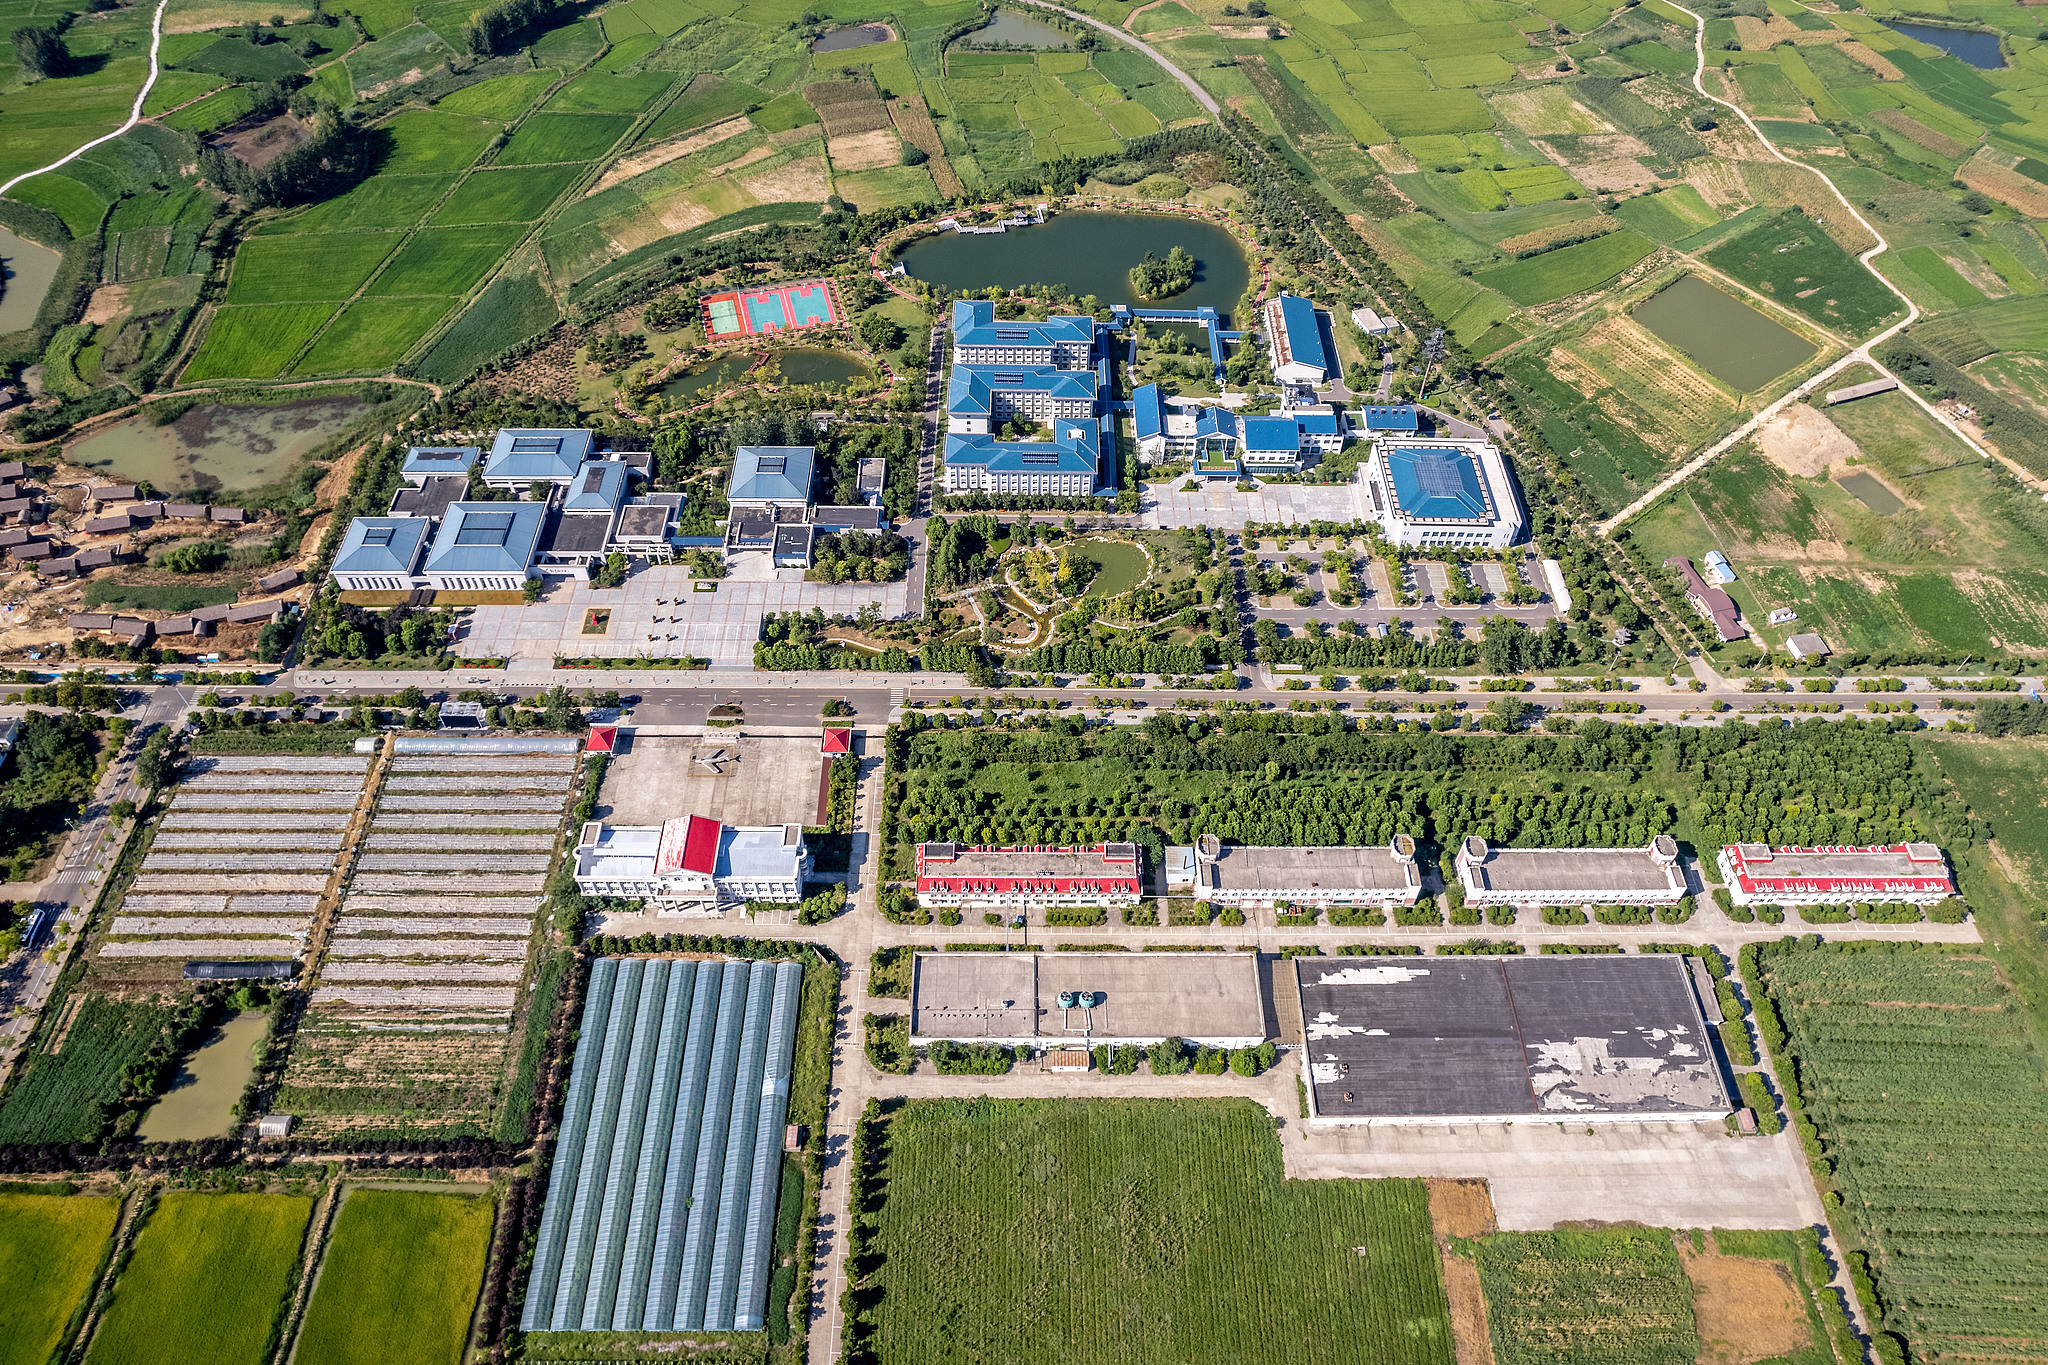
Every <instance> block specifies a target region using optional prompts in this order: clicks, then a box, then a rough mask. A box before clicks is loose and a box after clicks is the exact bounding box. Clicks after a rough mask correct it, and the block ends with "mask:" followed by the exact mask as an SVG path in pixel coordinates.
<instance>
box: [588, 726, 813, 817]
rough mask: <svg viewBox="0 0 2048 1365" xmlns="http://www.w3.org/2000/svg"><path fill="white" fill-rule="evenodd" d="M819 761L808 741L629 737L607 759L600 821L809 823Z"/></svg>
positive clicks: (600, 799) (598, 808)
mask: <svg viewBox="0 0 2048 1365" xmlns="http://www.w3.org/2000/svg"><path fill="white" fill-rule="evenodd" d="M824 762H825V760H824V759H823V757H821V756H820V755H819V753H818V741H817V740H816V739H814V738H809V737H806V738H801V739H791V738H770V737H761V736H753V735H748V736H744V737H739V738H732V739H726V738H723V737H720V738H710V739H690V738H682V737H673V738H669V737H641V736H635V737H634V739H633V741H632V743H631V744H630V745H629V746H628V748H627V751H626V752H625V753H623V754H621V755H619V756H618V757H617V758H615V759H613V760H612V765H611V770H610V772H608V773H607V774H606V775H605V780H604V790H603V791H602V792H600V793H599V802H598V807H597V810H598V815H599V817H600V818H602V819H604V820H607V821H609V822H611V823H612V824H615V825H657V824H660V823H661V822H662V821H663V820H669V819H673V818H675V817H676V816H679V815H705V816H709V817H710V818H712V819H714V820H721V821H724V822H725V823H726V824H729V825H777V824H786V823H792V822H793V823H796V824H801V825H810V824H815V823H817V817H818V777H819V774H820V773H821V772H822V771H823V770H824Z"/></svg>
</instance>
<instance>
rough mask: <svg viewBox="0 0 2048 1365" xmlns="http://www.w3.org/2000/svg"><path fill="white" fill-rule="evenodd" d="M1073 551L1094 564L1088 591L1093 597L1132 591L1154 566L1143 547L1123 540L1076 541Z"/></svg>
mask: <svg viewBox="0 0 2048 1365" xmlns="http://www.w3.org/2000/svg"><path fill="white" fill-rule="evenodd" d="M1073 550H1074V553H1075V554H1076V555H1078V556H1080V557H1081V558H1083V559H1087V560H1089V561H1091V562H1093V563H1094V565H1095V577H1094V578H1093V579H1091V580H1090V581H1089V584H1088V591H1089V593H1090V594H1091V595H1094V596H1099V597H1114V596H1116V595H1117V594H1118V593H1122V592H1129V591H1130V590H1131V589H1132V588H1135V587H1137V586H1138V585H1139V584H1140V583H1142V582H1144V581H1145V575H1146V574H1147V573H1148V572H1149V571H1150V568H1151V566H1150V564H1148V563H1147V562H1146V559H1145V552H1144V551H1143V550H1141V549H1139V548H1138V547H1137V546H1135V545H1127V544H1125V543H1123V542H1122V541H1117V540H1082V541H1076V542H1075V543H1074V545H1073Z"/></svg>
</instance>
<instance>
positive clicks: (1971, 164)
mask: <svg viewBox="0 0 2048 1365" xmlns="http://www.w3.org/2000/svg"><path fill="white" fill-rule="evenodd" d="M2011 159H2012V158H2009V157H2008V158H2001V156H2000V154H1999V153H1997V152H1994V151H1992V150H1991V149H1990V148H1989V147H1979V148H1978V149H1977V154H1976V155H1975V156H1973V157H1971V158H1970V159H1969V160H1968V161H1965V162H1964V163H1963V164H1962V165H1961V166H1960V167H1958V168H1957V169H1956V179H1958V180H1960V181H1962V182H1963V184H1965V185H1967V186H1969V187H1970V188H1971V189H1973V190H1981V191H1983V192H1984V193H1985V194H1988V195H1990V196H1991V197H1992V198H1993V199H1996V200H1999V201H2000V202H2001V203H2006V204H2010V205H2012V206H2013V207H2014V208H2016V209H2018V210H2019V211H2020V212H2021V213H2024V214H2026V215H2027V216H2028V217H2030V218H2044V217H2048V190H2043V189H2042V188H2041V186H2040V185H2039V184H2037V183H2035V182H2034V181H2032V180H2029V179H2028V178H2027V177H2026V176H2024V175H2021V174H2020V173H2019V172H2018V171H2016V170H2013V169H2012V168H2011V167H2010V166H2009V165H2005V164H2002V162H2003V161H2007V160H2011Z"/></svg>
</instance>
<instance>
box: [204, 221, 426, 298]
mask: <svg viewBox="0 0 2048 1365" xmlns="http://www.w3.org/2000/svg"><path fill="white" fill-rule="evenodd" d="M398 241H399V234H397V233H395V232H337V233H323V234H317V235H307V236H294V237H259V238H257V239H256V240H254V241H252V242H250V243H249V244H248V245H247V246H245V247H243V248H242V250H241V251H240V252H238V253H237V254H236V257H235V273H234V276H233V278H232V279H230V280H229V282H228V302H229V303H230V304H238V303H242V304H256V303H302V302H307V301H311V300H315V299H345V298H347V297H348V296H349V295H350V294H353V293H355V291H356V290H357V289H359V288H361V287H362V283H363V281H364V280H367V279H368V278H370V272H371V271H373V270H375V269H376V268H377V267H378V265H379V264H381V263H382V262H383V260H384V258H385V257H386V256H389V255H390V254H391V252H392V249H393V248H395V247H396V246H397V245H398ZM444 292H447V293H459V292H460V291H459V290H447V291H444Z"/></svg>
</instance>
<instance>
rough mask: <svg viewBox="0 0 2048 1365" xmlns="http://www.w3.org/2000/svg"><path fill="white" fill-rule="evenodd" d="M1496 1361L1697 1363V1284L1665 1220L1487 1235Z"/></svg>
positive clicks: (1484, 1246)
mask: <svg viewBox="0 0 2048 1365" xmlns="http://www.w3.org/2000/svg"><path fill="white" fill-rule="evenodd" d="M1477 1259H1478V1262H1479V1282H1480V1285H1481V1287H1482V1288H1483V1289H1484V1290H1485V1291H1486V1316H1487V1327H1488V1330H1489V1332H1490V1333H1491V1335H1492V1337H1493V1358H1494V1360H1495V1362H1496V1365H1538V1363H1539V1362H1549V1361H1559V1360H1570V1361H1573V1362H1575V1365H1692V1362H1693V1360H1694V1358H1695V1357H1696V1356H1697V1355H1698V1354H1699V1344H1700V1343H1699V1337H1698V1335H1697V1333H1696V1332H1695V1330H1694V1323H1693V1306H1692V1303H1693V1294H1692V1284H1691V1282H1690V1281H1689V1280H1688V1279H1687V1278H1686V1274H1685V1269H1684V1267H1683V1266H1682V1265H1681V1264H1680V1263H1679V1259H1678V1250H1677V1248H1676V1247H1674V1246H1673V1245H1672V1242H1671V1234H1670V1233H1668V1232H1664V1231H1661V1230H1658V1229H1655V1228H1639V1227H1617V1228H1597V1229H1596V1228H1570V1227H1567V1228H1561V1229H1559V1230H1557V1231H1556V1232H1503V1233H1496V1234H1494V1235H1493V1236H1491V1237H1488V1238H1486V1239H1484V1240H1483V1241H1481V1242H1480V1243H1479V1247H1478V1258H1477Z"/></svg>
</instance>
